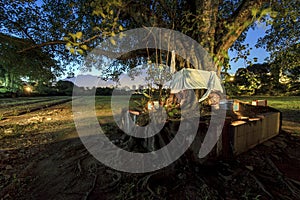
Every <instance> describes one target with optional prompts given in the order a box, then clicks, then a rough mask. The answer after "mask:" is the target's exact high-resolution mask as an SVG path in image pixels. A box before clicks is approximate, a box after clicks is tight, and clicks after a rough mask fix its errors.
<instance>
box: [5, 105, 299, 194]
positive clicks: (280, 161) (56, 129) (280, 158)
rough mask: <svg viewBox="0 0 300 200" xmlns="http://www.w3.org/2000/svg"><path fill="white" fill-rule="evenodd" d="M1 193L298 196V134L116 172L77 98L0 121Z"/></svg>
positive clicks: (282, 135) (287, 134)
mask: <svg viewBox="0 0 300 200" xmlns="http://www.w3.org/2000/svg"><path fill="white" fill-rule="evenodd" d="M0 137H1V138H0V159H1V160H0V169H1V172H0V199H67V200H68V199H70V200H71V199H104V200H105V199H149V200H150V199H272V198H273V199H297V198H296V197H299V196H300V175H299V173H298V171H299V169H300V139H299V137H298V136H296V135H295V136H294V135H291V134H290V133H287V132H283V133H281V134H280V135H279V136H277V137H275V138H273V139H271V140H269V141H267V142H265V143H264V144H262V145H259V146H257V147H256V148H254V149H253V150H251V151H249V152H246V153H244V154H242V155H240V156H239V157H238V158H237V159H236V160H231V161H219V162H216V163H213V164H207V165H204V166H200V165H196V164H194V163H189V161H188V160H187V159H185V157H183V158H182V159H180V160H179V161H178V162H176V163H174V164H173V165H171V166H169V167H167V168H165V169H162V170H159V171H157V172H154V173H148V174H128V173H121V172H117V171H114V170H112V169H110V168H108V167H106V166H104V165H103V164H101V163H100V162H98V161H97V160H95V159H94V158H93V157H92V156H91V155H90V154H89V153H88V152H87V151H86V149H85V148H84V146H83V145H82V143H81V141H80V139H79V138H78V135H77V133H76V130H75V127H74V123H73V119H72V111H71V103H70V102H69V103H65V104H61V105H57V106H54V107H51V108H47V109H44V110H39V111H35V112H31V113H28V114H24V115H21V116H15V117H9V118H8V119H6V120H3V121H0Z"/></svg>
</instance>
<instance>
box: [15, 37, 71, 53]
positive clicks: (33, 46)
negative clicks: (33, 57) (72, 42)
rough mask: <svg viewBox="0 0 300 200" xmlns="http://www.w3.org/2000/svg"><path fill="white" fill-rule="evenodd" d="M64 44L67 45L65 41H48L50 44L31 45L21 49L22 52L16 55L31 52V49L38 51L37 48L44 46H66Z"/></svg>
mask: <svg viewBox="0 0 300 200" xmlns="http://www.w3.org/2000/svg"><path fill="white" fill-rule="evenodd" d="M66 43H67V42H66V41H62V40H54V41H50V42H44V43H41V44H36V45H32V46H30V47H28V48H25V49H22V50H20V51H18V52H17V53H24V52H26V51H29V50H32V49H38V48H42V47H45V46H51V45H60V44H66Z"/></svg>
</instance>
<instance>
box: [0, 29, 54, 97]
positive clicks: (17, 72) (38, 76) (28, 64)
mask: <svg viewBox="0 0 300 200" xmlns="http://www.w3.org/2000/svg"><path fill="white" fill-rule="evenodd" d="M30 45H32V43H31V41H30V40H28V39H20V38H17V37H13V36H10V35H5V34H2V33H0V48H1V52H0V71H1V73H0V78H1V79H2V80H3V81H2V82H3V83H4V86H5V87H6V88H7V89H8V90H10V91H16V90H18V87H20V85H21V78H25V79H29V80H31V81H35V82H37V83H38V82H39V83H43V82H49V81H51V80H53V79H54V78H55V75H58V74H59V73H60V68H59V67H58V65H57V63H56V61H55V60H54V59H53V58H52V57H51V56H50V55H49V54H47V53H46V52H43V51H41V49H33V50H32V51H31V52H24V53H17V51H18V50H19V49H22V48H26V47H27V46H30Z"/></svg>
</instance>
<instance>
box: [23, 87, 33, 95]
mask: <svg viewBox="0 0 300 200" xmlns="http://www.w3.org/2000/svg"><path fill="white" fill-rule="evenodd" d="M24 90H25V91H26V92H28V93H30V92H32V89H31V87H29V86H26V87H24Z"/></svg>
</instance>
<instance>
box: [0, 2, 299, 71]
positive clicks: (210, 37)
mask: <svg viewBox="0 0 300 200" xmlns="http://www.w3.org/2000/svg"><path fill="white" fill-rule="evenodd" d="M0 5H1V6H0V13H1V14H0V17H1V27H0V31H1V32H2V33H5V34H13V35H15V36H16V37H18V38H23V39H26V40H29V41H30V42H31V45H28V46H26V47H25V48H19V49H18V51H17V52H18V53H24V52H28V53H29V52H31V51H32V50H35V49H42V51H43V52H47V53H48V54H49V55H52V56H53V57H55V58H58V59H61V60H65V61H66V62H68V63H70V62H71V61H74V60H80V58H81V56H82V55H83V56H84V55H85V54H86V53H87V52H89V51H90V50H91V49H93V47H95V46H96V45H97V44H99V42H101V41H103V40H104V39H105V38H107V37H110V36H114V35H115V34H117V33H119V32H122V31H123V30H129V29H132V28H140V27H150V26H154V27H164V28H169V29H172V30H176V31H180V32H182V33H185V34H187V35H188V36H190V37H192V38H193V39H194V40H196V41H197V42H199V44H201V45H202V46H203V47H204V48H205V49H206V50H207V51H208V52H209V53H210V54H211V56H213V58H214V60H215V62H216V65H217V69H218V72H219V73H220V71H221V69H222V67H223V68H225V69H226V68H228V59H229V58H228V54H227V52H228V49H230V48H236V49H239V47H240V44H241V42H242V41H243V40H244V39H245V33H246V31H247V30H248V29H249V28H251V27H252V28H255V26H256V22H257V21H261V22H262V23H267V24H268V25H269V27H270V29H269V30H267V35H266V36H265V37H263V38H262V39H261V40H260V41H259V43H258V45H259V46H262V47H266V48H267V50H268V51H271V52H273V54H272V58H271V59H275V57H276V58H280V56H279V55H281V57H283V56H284V55H285V54H286V53H287V52H288V53H289V54H290V53H293V52H296V53H297V52H299V50H298V49H299V27H298V26H299V6H297V5H299V0H288V1H286V0H252V1H249V0H222V1H221V0H201V1H200V0H192V1H181V0H150V1H149V0H138V1H137V0H132V1H122V0H113V1H111V0H84V1H82V0H63V1H58V0H44V1H34V0H8V1H5V3H4V0H1V4H0ZM297 22H298V23H297ZM112 42H113V41H112ZM274 46H275V47H276V48H274ZM279 52H280V53H279ZM293 55H294V54H293ZM147 56H148V55H147V54H146V51H144V52H143V53H139V54H136V57H147ZM120 60H121V61H120V62H124V61H126V62H127V64H128V62H129V63H130V62H132V60H133V57H132V55H131V56H128V57H122V58H120ZM295 61H297V60H296V59H292V60H291V62H295ZM289 62H290V61H289ZM165 64H167V63H165ZM289 65H290V64H289V63H288V64H287V66H289ZM296 65H298V64H297V63H296ZM118 69H119V68H118ZM118 69H117V68H116V70H118ZM123 69H124V68H121V70H123Z"/></svg>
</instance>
